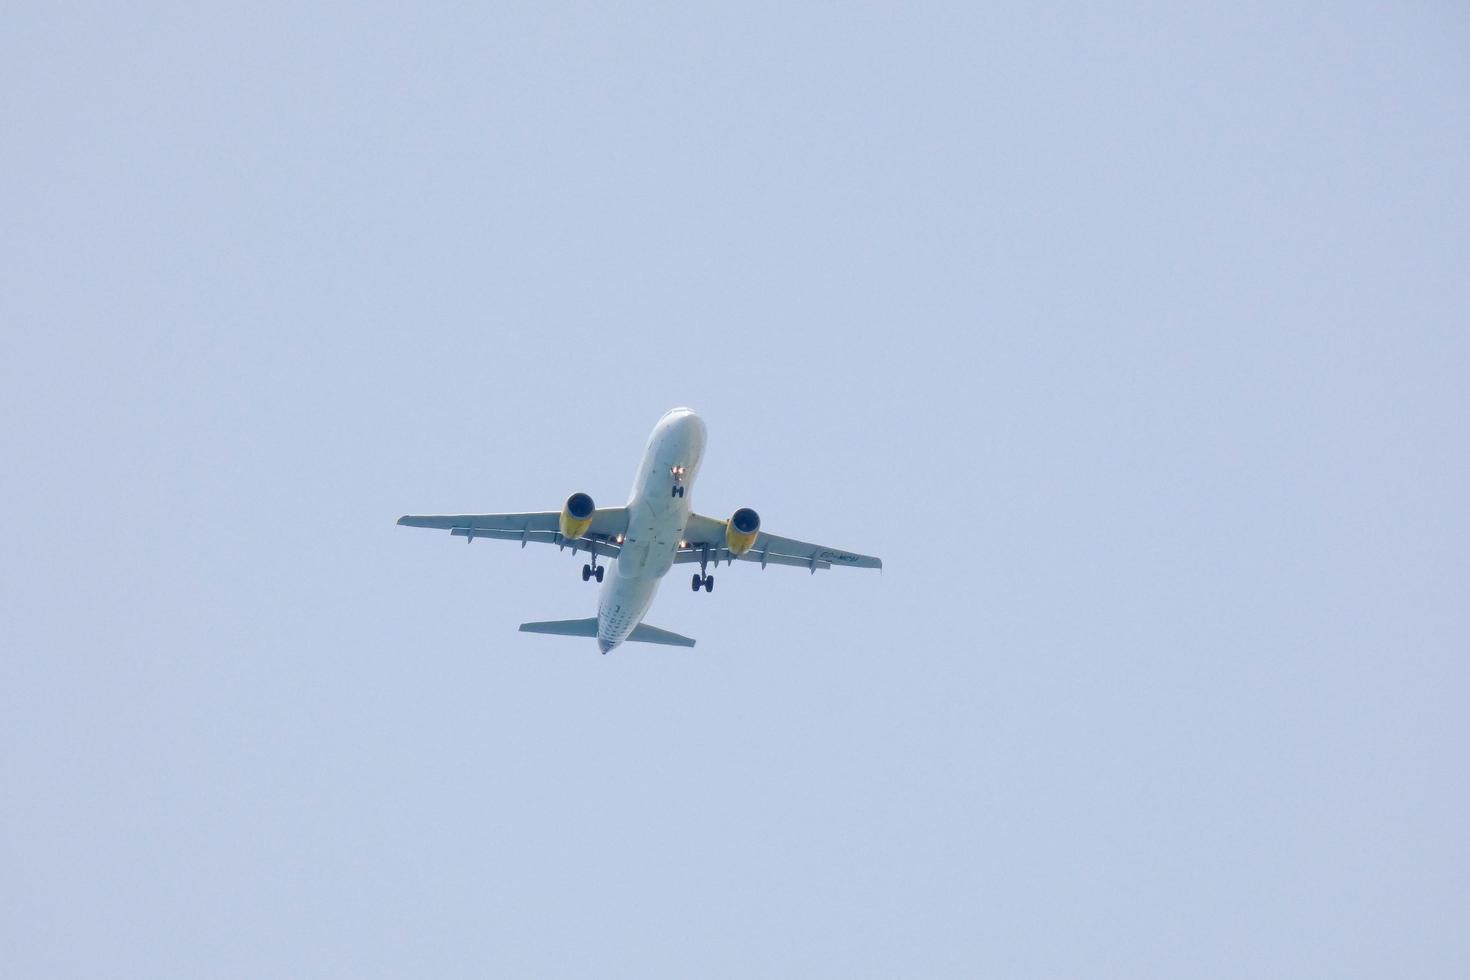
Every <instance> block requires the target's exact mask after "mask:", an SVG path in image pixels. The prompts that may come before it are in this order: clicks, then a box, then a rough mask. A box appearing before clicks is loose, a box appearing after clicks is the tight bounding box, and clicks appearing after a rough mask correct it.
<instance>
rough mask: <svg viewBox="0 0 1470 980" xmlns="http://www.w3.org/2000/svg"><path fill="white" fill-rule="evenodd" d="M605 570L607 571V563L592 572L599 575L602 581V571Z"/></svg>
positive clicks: (599, 579)
mask: <svg viewBox="0 0 1470 980" xmlns="http://www.w3.org/2000/svg"><path fill="white" fill-rule="evenodd" d="M605 571H607V566H606V565H598V566H597V570H596V571H594V572H593V573H592V574H593V575H595V576H597V581H599V582H601V581H602V573H603V572H605Z"/></svg>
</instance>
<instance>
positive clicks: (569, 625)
mask: <svg viewBox="0 0 1470 980" xmlns="http://www.w3.org/2000/svg"><path fill="white" fill-rule="evenodd" d="M521 632H522V633H555V634H556V635H557V636H596V635H597V618H596V617H593V618H592V619H552V620H548V621H547V622H544V623H522V624H521Z"/></svg>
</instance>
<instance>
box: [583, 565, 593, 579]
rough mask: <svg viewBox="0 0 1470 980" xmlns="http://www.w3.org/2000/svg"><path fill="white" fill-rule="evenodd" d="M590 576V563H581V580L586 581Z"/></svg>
mask: <svg viewBox="0 0 1470 980" xmlns="http://www.w3.org/2000/svg"><path fill="white" fill-rule="evenodd" d="M591 577H592V566H591V565H583V566H582V581H584V582H585V581H587V580H588V579H589V578H591Z"/></svg>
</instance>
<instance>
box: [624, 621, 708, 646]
mask: <svg viewBox="0 0 1470 980" xmlns="http://www.w3.org/2000/svg"><path fill="white" fill-rule="evenodd" d="M628 639H629V640H631V641H632V642H634V643H662V644H663V645H664V646H669V647H692V646H694V641H693V640H691V639H690V638H689V637H687V636H680V635H679V634H678V633H670V632H669V631H668V630H661V629H659V628H658V627H657V626H649V625H648V624H647V623H639V624H638V625H637V626H635V627H633V632H631V633H629V634H628Z"/></svg>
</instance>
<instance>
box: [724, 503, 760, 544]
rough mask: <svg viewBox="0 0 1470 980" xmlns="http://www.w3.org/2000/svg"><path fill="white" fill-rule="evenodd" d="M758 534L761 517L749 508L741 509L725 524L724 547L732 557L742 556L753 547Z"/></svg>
mask: <svg viewBox="0 0 1470 980" xmlns="http://www.w3.org/2000/svg"><path fill="white" fill-rule="evenodd" d="M760 533H761V516H760V515H759V514H757V513H756V512H755V511H753V510H751V509H750V508H749V507H742V508H740V509H739V510H737V511H736V512H735V516H734V517H732V518H730V519H729V520H728V521H726V522H725V547H727V548H729V549H730V553H731V554H733V555H743V554H745V553H746V552H747V551H749V550H750V549H751V548H754V547H755V539H756V537H757V536H758V535H759V534H760Z"/></svg>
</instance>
